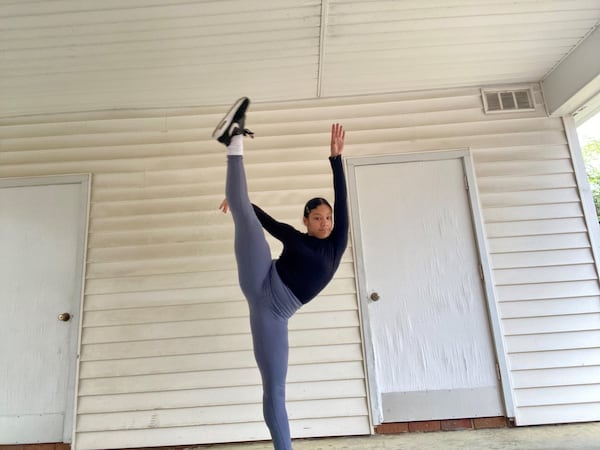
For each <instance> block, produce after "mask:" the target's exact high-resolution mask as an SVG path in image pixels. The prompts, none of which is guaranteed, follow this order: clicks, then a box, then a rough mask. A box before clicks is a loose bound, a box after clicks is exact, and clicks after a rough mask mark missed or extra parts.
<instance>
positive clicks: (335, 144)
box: [331, 123, 346, 157]
mask: <svg viewBox="0 0 600 450" xmlns="http://www.w3.org/2000/svg"><path fill="white" fill-rule="evenodd" d="M345 138H346V131H344V127H343V126H341V125H340V124H339V123H334V124H333V125H331V156H332V157H335V156H338V155H341V154H342V152H343V151H344V139H345Z"/></svg>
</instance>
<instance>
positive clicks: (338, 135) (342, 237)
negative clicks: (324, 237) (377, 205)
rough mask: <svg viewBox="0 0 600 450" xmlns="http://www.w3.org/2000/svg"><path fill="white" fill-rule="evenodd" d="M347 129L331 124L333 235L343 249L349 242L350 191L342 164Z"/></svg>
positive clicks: (337, 124)
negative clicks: (348, 190)
mask: <svg viewBox="0 0 600 450" xmlns="http://www.w3.org/2000/svg"><path fill="white" fill-rule="evenodd" d="M345 138H346V131H345V130H344V127H342V126H341V125H340V124H339V123H334V124H333V125H332V126H331V155H330V157H329V162H330V163H331V170H332V171H333V190H334V195H335V198H334V202H335V203H334V212H333V220H334V224H333V232H332V234H333V236H334V239H335V240H336V243H337V245H338V247H339V248H340V249H341V250H342V251H343V250H344V249H345V248H346V246H347V244H348V228H349V219H348V200H347V198H348V192H347V188H346V177H345V175H344V167H343V164H342V152H343V151H344V140H345Z"/></svg>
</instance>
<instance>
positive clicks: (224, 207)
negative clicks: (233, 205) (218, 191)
mask: <svg viewBox="0 0 600 450" xmlns="http://www.w3.org/2000/svg"><path fill="white" fill-rule="evenodd" d="M219 209H220V210H221V211H223V214H227V211H228V210H229V203H228V202H227V199H224V200H223V201H222V202H221V204H220V205H219Z"/></svg>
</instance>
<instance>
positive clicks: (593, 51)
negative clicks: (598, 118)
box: [542, 26, 600, 117]
mask: <svg viewBox="0 0 600 450" xmlns="http://www.w3.org/2000/svg"><path fill="white" fill-rule="evenodd" d="M599 55H600V26H596V28H595V29H594V30H593V31H592V32H591V33H590V34H589V35H588V36H587V37H586V38H585V39H584V40H583V41H581V42H580V43H579V45H578V46H577V47H575V49H574V50H573V51H572V52H571V53H570V54H569V55H568V56H567V57H566V58H565V59H563V60H562V61H561V62H560V64H558V65H557V66H556V67H555V68H554V69H553V70H552V71H551V72H550V73H549V74H548V75H547V76H546V77H545V78H544V79H543V80H542V90H543V92H544V99H545V102H546V109H547V111H548V114H549V115H551V116H555V117H558V116H566V115H568V114H573V113H575V112H576V111H577V110H578V109H579V108H581V107H583V106H585V105H586V104H587V103H588V102H589V101H591V100H592V99H593V98H594V97H595V96H597V95H598V94H599V93H600V56H599Z"/></svg>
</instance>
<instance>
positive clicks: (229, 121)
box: [212, 97, 254, 146]
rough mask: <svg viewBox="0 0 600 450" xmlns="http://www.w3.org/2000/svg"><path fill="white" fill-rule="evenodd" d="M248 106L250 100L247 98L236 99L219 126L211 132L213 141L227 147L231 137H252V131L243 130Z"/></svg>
mask: <svg viewBox="0 0 600 450" xmlns="http://www.w3.org/2000/svg"><path fill="white" fill-rule="evenodd" d="M249 105H250V99H249V98H248V97H242V98H240V99H238V100H237V101H236V102H235V103H234V104H233V106H232V107H231V109H230V110H229V112H228V113H227V114H225V117H223V120H221V122H220V123H219V125H217V128H215V131H213V134H212V137H213V139H216V140H217V141H219V142H220V143H221V144H223V145H225V146H229V143H230V142H231V137H232V136H236V135H239V134H243V135H244V136H250V137H254V133H253V132H252V131H250V130H248V129H245V128H244V120H245V119H246V110H247V109H248V106H249Z"/></svg>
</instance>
